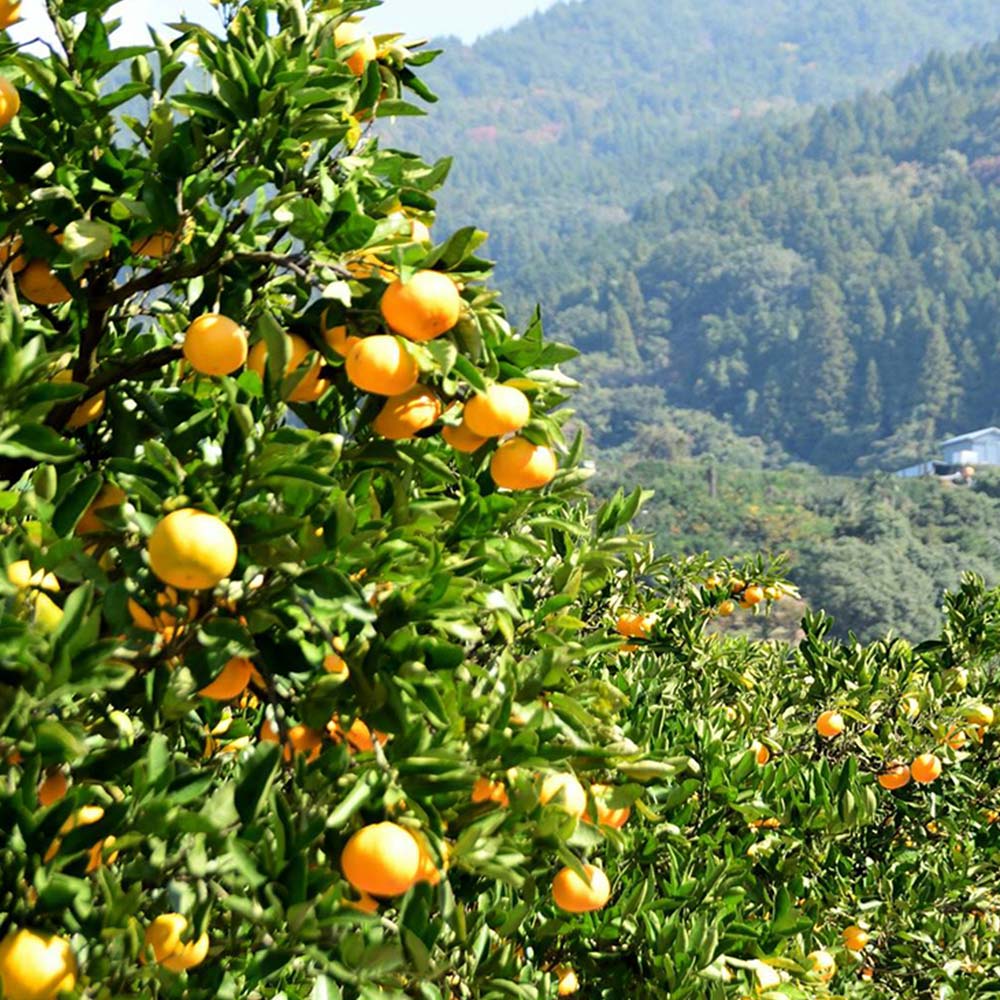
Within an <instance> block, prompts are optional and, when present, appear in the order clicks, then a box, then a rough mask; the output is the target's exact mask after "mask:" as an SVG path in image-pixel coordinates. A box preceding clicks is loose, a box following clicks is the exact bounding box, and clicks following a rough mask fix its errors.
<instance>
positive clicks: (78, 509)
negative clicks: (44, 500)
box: [52, 472, 103, 538]
mask: <svg viewBox="0 0 1000 1000" xmlns="http://www.w3.org/2000/svg"><path fill="white" fill-rule="evenodd" d="M102 482H103V480H102V478H101V476H100V474H99V473H96V472H94V473H91V475H89V476H87V477H86V478H85V479H81V480H80V482H78V483H77V484H76V485H75V486H73V487H72V489H70V490H69V491H68V492H67V493H66V495H65V496H64V497H63V498H62V499H61V500H60V501H59V503H58V505H57V506H56V509H55V512H54V513H53V515H52V527H53V529H54V530H55V532H56V534H57V535H61V536H62V537H63V538H66V537H68V536H69V535H71V534H72V533H73V530H74V529H75V528H76V525H77V522H78V521H79V520H80V518H81V517H82V516H83V512H84V511H85V510H86V509H87V508H88V507H89V506H90V504H91V503H92V502H93V500H94V498H95V497H96V496H97V494H98V493H100V491H101V485H102Z"/></svg>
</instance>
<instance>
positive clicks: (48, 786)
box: [38, 768, 69, 809]
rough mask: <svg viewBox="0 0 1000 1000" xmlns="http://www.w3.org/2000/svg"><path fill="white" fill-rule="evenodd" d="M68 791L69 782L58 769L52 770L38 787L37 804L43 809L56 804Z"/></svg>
mask: <svg viewBox="0 0 1000 1000" xmlns="http://www.w3.org/2000/svg"><path fill="white" fill-rule="evenodd" d="M68 789H69V780H68V779H67V778H66V775H65V773H64V772H62V771H60V770H59V768H52V769H51V770H50V771H49V772H48V774H46V775H45V778H44V780H43V781H42V783H41V784H40V785H39V786H38V804H39V805H40V806H42V808H44V809H48V807H49V806H51V805H53V804H55V803H56V802H58V801H59V800H60V799H61V798H63V796H65V794H66V792H67V790H68Z"/></svg>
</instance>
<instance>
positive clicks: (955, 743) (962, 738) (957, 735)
mask: <svg viewBox="0 0 1000 1000" xmlns="http://www.w3.org/2000/svg"><path fill="white" fill-rule="evenodd" d="M967 739H968V736H966V734H965V731H964V730H962V729H959V728H958V726H949V727H948V732H947V733H946V734H945V738H944V741H945V743H946V744H947V745H948V746H949V747H951V749H952V750H961V749H962V747H964V746H965V743H966V740H967Z"/></svg>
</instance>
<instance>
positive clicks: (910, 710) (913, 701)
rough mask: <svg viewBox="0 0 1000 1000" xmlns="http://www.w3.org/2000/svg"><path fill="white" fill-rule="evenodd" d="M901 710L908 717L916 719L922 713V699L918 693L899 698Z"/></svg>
mask: <svg viewBox="0 0 1000 1000" xmlns="http://www.w3.org/2000/svg"><path fill="white" fill-rule="evenodd" d="M899 712H900V714H901V715H904V716H906V718H908V719H915V718H916V717H917V716H918V715H919V714H920V700H919V699H918V698H917V696H916V695H913V694H908V695H904V696H903V697H902V698H900V700H899Z"/></svg>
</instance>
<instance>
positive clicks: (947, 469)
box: [896, 427, 1000, 478]
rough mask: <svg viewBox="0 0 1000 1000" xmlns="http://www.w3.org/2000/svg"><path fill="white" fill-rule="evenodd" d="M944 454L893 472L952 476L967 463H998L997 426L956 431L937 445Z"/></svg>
mask: <svg viewBox="0 0 1000 1000" xmlns="http://www.w3.org/2000/svg"><path fill="white" fill-rule="evenodd" d="M939 447H940V448H941V454H942V455H943V458H941V459H939V460H934V461H930V462H921V463H920V464H919V465H911V466H909V467H908V468H906V469H900V470H899V471H898V472H897V473H896V475H897V476H904V477H907V478H910V477H913V476H953V475H956V474H960V473H961V471H962V469H964V468H966V467H967V466H971V467H972V468H975V467H976V466H979V465H1000V427H984V428H982V430H978V431H970V432H969V433H968V434H959V435H958V437H953V438H948V440H947V441H942V442H941V444H940V445H939Z"/></svg>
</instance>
